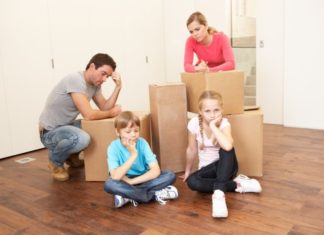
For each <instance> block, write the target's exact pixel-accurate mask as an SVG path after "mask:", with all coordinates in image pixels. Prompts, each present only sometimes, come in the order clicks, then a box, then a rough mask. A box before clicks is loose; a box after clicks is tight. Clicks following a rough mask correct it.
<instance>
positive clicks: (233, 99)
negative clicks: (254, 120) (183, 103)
mask: <svg viewBox="0 0 324 235" xmlns="http://www.w3.org/2000/svg"><path fill="white" fill-rule="evenodd" d="M181 80H182V82H183V83H184V84H186V89H187V99H188V111H189V112H194V113H197V112H198V98H199V96H200V94H201V93H202V92H203V91H205V90H214V91H217V92H218V93H220V94H221V95H222V97H223V103H224V111H223V112H224V114H240V113H243V111H244V109H243V107H244V73H243V72H241V71H226V72H217V73H215V72H208V73H182V74H181Z"/></svg>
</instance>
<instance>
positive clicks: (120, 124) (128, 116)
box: [114, 111, 141, 133]
mask: <svg viewBox="0 0 324 235" xmlns="http://www.w3.org/2000/svg"><path fill="white" fill-rule="evenodd" d="M129 123H131V126H130V127H134V126H138V127H141V122H140V119H139V118H138V117H137V116H136V115H135V114H133V113H132V112H131V111H124V112H121V113H120V114H119V115H118V116H117V117H116V119H115V122H114V125H115V128H116V130H117V132H118V133H119V131H120V130H121V129H123V128H126V127H127V126H128V125H129Z"/></svg>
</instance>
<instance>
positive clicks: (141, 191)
mask: <svg viewBox="0 0 324 235" xmlns="http://www.w3.org/2000/svg"><path fill="white" fill-rule="evenodd" d="M114 124H115V129H116V134H117V136H118V137H119V138H118V139H116V140H114V141H112V143H111V144H110V145H109V147H108V150H107V155H108V166H109V167H108V168H109V174H110V177H111V178H110V179H108V180H107V181H106V182H105V191H106V192H108V193H111V194H114V199H115V207H122V206H123V205H125V204H126V203H128V202H131V203H132V204H133V205H134V206H137V205H138V203H146V202H150V201H152V200H155V201H157V202H159V203H160V204H162V205H163V204H165V203H166V201H165V200H168V199H174V198H177V197H178V190H177V189H176V188H175V187H174V186H172V185H171V184H172V183H174V181H175V180H176V176H175V174H174V172H172V171H169V170H166V171H161V170H160V167H159V164H158V162H157V160H156V156H155V155H154V154H153V152H152V150H151V148H150V146H149V144H148V143H147V142H146V140H145V139H143V138H141V137H139V131H140V120H139V118H138V117H137V116H136V115H134V114H133V113H132V112H129V111H125V112H122V113H120V114H119V116H117V117H116V119H115V123H114Z"/></svg>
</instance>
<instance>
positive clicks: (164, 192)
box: [155, 185, 179, 205]
mask: <svg viewBox="0 0 324 235" xmlns="http://www.w3.org/2000/svg"><path fill="white" fill-rule="evenodd" d="M178 196H179V193H178V190H177V188H176V187H174V186H173V185H169V186H168V187H166V188H164V189H161V190H159V191H156V192H155V200H156V201H157V202H159V203H160V204H161V205H164V204H166V201H165V200H169V199H175V198H177V197H178Z"/></svg>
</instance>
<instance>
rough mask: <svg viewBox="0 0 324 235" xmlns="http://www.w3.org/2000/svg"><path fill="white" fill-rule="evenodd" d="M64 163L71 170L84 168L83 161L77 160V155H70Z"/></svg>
mask: <svg viewBox="0 0 324 235" xmlns="http://www.w3.org/2000/svg"><path fill="white" fill-rule="evenodd" d="M65 163H66V164H68V165H69V166H70V167H73V168H79V167H83V166H84V161H83V160H81V159H80V158H79V153H74V154H72V155H71V156H70V157H69V158H68V159H66V161H65Z"/></svg>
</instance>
